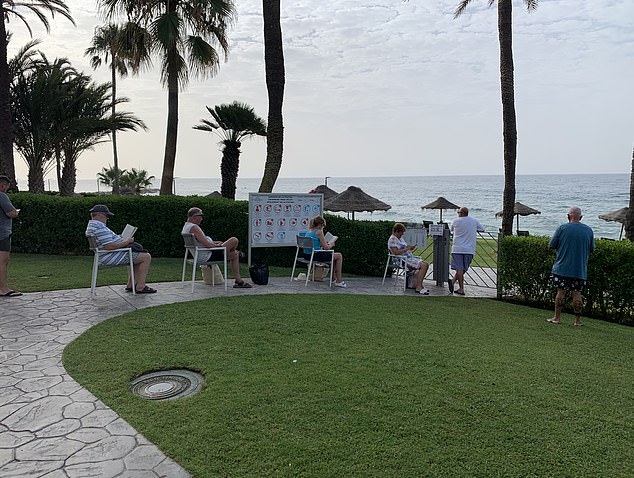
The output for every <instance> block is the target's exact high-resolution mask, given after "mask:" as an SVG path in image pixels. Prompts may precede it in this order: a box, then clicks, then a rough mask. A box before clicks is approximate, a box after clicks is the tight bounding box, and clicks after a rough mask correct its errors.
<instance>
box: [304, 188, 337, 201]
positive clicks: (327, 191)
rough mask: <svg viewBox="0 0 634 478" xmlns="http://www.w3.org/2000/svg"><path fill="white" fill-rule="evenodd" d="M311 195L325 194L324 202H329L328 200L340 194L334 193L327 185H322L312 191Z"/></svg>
mask: <svg viewBox="0 0 634 478" xmlns="http://www.w3.org/2000/svg"><path fill="white" fill-rule="evenodd" d="M310 194H323V195H324V201H327V200H328V199H330V198H333V197H335V196H336V195H337V194H339V193H338V192H337V191H333V190H332V189H330V188H329V187H328V186H326V185H325V184H320V185H319V186H317V187H316V188H315V189H312V190H311V191H310Z"/></svg>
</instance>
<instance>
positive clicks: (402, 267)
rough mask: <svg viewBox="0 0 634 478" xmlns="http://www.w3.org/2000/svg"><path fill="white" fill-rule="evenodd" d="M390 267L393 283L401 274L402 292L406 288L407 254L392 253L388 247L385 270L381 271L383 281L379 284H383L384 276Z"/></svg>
mask: <svg viewBox="0 0 634 478" xmlns="http://www.w3.org/2000/svg"><path fill="white" fill-rule="evenodd" d="M390 267H391V268H392V269H393V271H392V274H393V275H394V284H395V285H396V281H397V280H398V278H399V277H400V276H401V274H402V275H403V292H405V290H406V289H407V256H405V255H401V254H394V253H392V251H391V250H390V249H389V248H388V250H387V262H386V263H385V270H384V271H383V282H381V286H383V285H384V284H385V278H386V277H387V270H388V269H389V268H390Z"/></svg>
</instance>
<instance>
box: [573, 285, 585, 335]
mask: <svg viewBox="0 0 634 478" xmlns="http://www.w3.org/2000/svg"><path fill="white" fill-rule="evenodd" d="M582 306H583V297H581V292H579V291H578V290H573V291H572V310H573V312H574V313H575V325H576V326H580V325H581V308H582Z"/></svg>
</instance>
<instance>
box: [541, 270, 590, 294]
mask: <svg viewBox="0 0 634 478" xmlns="http://www.w3.org/2000/svg"><path fill="white" fill-rule="evenodd" d="M550 280H552V282H553V285H554V286H555V287H557V289H564V290H574V291H577V292H583V289H585V287H586V282H587V281H585V280H583V279H578V278H577V277H566V276H558V275H557V274H551V275H550Z"/></svg>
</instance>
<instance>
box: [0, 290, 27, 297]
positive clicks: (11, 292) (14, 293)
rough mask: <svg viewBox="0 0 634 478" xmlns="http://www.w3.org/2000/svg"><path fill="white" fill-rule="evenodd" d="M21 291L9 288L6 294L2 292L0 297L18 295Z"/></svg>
mask: <svg viewBox="0 0 634 478" xmlns="http://www.w3.org/2000/svg"><path fill="white" fill-rule="evenodd" d="M21 295H22V292H16V291H14V290H10V291H9V292H7V293H6V294H2V297H20V296H21Z"/></svg>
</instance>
